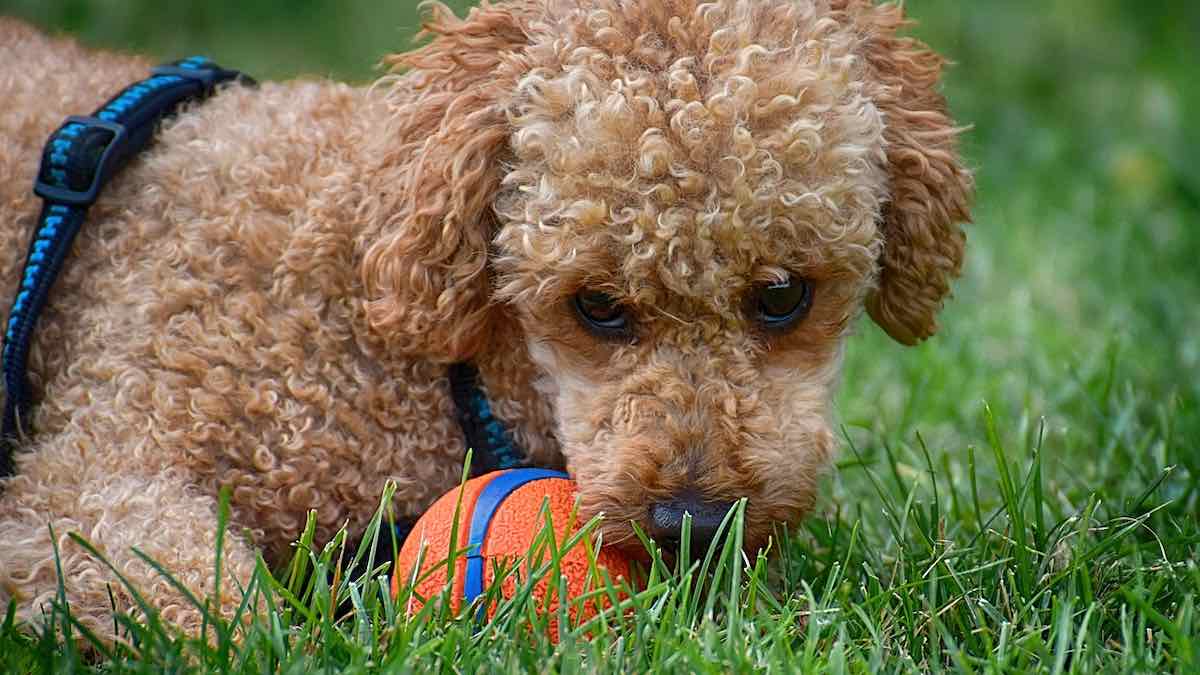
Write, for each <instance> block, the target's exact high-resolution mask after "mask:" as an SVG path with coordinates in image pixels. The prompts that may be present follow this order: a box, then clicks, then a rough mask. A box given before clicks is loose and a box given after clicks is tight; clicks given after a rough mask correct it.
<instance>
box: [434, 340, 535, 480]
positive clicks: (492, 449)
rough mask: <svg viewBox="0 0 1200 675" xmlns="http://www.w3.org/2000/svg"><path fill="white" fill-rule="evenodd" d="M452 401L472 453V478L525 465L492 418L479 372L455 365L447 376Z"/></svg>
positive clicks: (505, 431)
mask: <svg viewBox="0 0 1200 675" xmlns="http://www.w3.org/2000/svg"><path fill="white" fill-rule="evenodd" d="M446 376H447V377H448V378H449V380H450V396H451V398H453V399H454V407H455V408H456V413H457V414H456V417H457V418H458V425H459V426H460V427H462V432H463V438H464V440H465V441H466V446H467V447H468V448H470V449H471V475H472V476H481V475H483V474H485V473H488V472H489V471H496V470H498V469H512V468H514V467H518V466H522V465H523V464H525V461H526V456H525V453H524V452H522V451H521V450H520V448H518V447H517V445H516V443H515V442H514V441H513V437H512V434H511V433H510V432H509V430H508V429H507V428H505V426H504V423H503V422H501V421H500V420H499V419H497V418H496V416H495V415H494V414H492V407H491V405H490V404H489V403H488V398H487V394H486V393H484V391H483V388H482V386H481V385H480V381H479V369H477V368H476V367H475V366H474V365H472V364H470V363H455V364H453V365H451V366H450V368H449V370H447V372H446Z"/></svg>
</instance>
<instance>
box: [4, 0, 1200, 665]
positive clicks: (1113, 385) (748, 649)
mask: <svg viewBox="0 0 1200 675" xmlns="http://www.w3.org/2000/svg"><path fill="white" fill-rule="evenodd" d="M907 5H908V8H909V12H910V14H911V15H913V16H914V17H915V18H917V19H918V20H920V22H921V25H920V27H918V28H917V29H916V31H915V32H916V34H918V35H919V36H921V37H922V38H924V39H925V40H926V41H928V42H929V43H931V44H932V45H934V46H935V47H936V48H938V49H939V50H940V51H942V52H943V53H945V54H947V55H949V56H950V57H951V58H952V59H953V60H954V61H955V62H956V65H955V66H954V67H953V68H952V69H951V70H950V71H949V74H948V78H947V84H946V92H947V95H948V97H949V100H950V101H951V105H952V108H953V110H954V111H955V114H956V116H957V118H958V119H959V120H960V121H962V122H966V123H970V124H972V125H973V129H972V130H971V132H970V133H969V134H968V135H967V137H966V148H965V151H966V154H967V156H968V157H969V160H970V163H971V165H972V166H973V167H974V168H975V169H976V170H977V174H978V184H979V190H978V198H977V205H976V208H975V222H974V223H973V224H972V225H970V226H969V228H968V231H969V252H968V260H967V264H966V268H965V271H964V274H963V278H962V279H961V280H960V281H959V283H958V284H957V286H956V292H955V298H954V300H953V301H952V302H951V303H950V304H949V305H948V306H947V309H946V311H945V313H944V315H943V329H942V331H941V333H940V334H939V335H938V336H937V337H935V338H934V339H932V340H930V341H928V342H927V343H926V344H924V345H922V346H920V347H917V348H913V349H904V348H901V347H900V346H898V345H896V344H894V343H890V342H889V340H888V339H887V338H886V336H884V335H883V334H882V333H881V332H880V331H879V330H878V329H876V328H875V327H874V326H873V325H872V324H870V323H869V322H866V321H864V322H862V323H861V324H860V325H859V328H858V335H856V336H855V337H853V338H852V339H851V342H850V348H849V353H848V358H847V363H846V377H845V384H844V386H843V387H842V389H841V391H840V393H839V396H838V415H839V419H840V420H841V423H842V425H843V429H844V436H845V443H844V449H843V451H842V453H841V455H840V457H839V460H838V462H837V464H836V468H835V470H833V471H832V472H831V473H830V474H829V475H828V476H827V477H826V478H825V480H824V490H823V497H822V500H821V501H820V503H819V506H818V510H817V512H816V513H814V514H813V516H812V517H811V518H810V519H809V520H808V521H807V523H805V525H804V526H803V527H801V528H799V529H798V530H794V531H793V532H791V533H789V534H788V535H787V536H783V537H781V538H780V539H779V540H778V541H776V542H775V547H774V550H773V551H772V554H771V556H770V557H769V558H765V559H758V560H755V559H744V558H742V557H741V556H739V555H736V554H735V553H734V552H733V550H732V549H731V550H728V551H725V552H723V553H722V552H716V555H715V558H714V560H713V561H712V563H711V568H710V572H712V571H713V569H715V570H716V577H715V579H714V580H713V581H712V582H711V583H708V584H702V583H700V579H701V578H702V577H701V575H700V574H698V573H692V574H680V573H679V572H678V571H676V570H673V569H668V567H667V566H665V565H663V566H658V567H656V568H655V569H653V570H652V571H651V579H650V583H649V585H648V587H647V590H644V591H642V592H640V593H638V594H635V595H633V596H632V597H630V598H629V599H627V600H626V601H625V603H626V605H627V606H628V607H629V608H630V611H629V612H627V613H625V614H623V615H620V616H613V617H610V618H608V619H606V622H605V623H604V625H598V624H593V625H591V626H587V627H585V629H586V630H581V631H575V632H565V633H563V634H562V635H560V636H559V637H560V639H559V641H558V643H557V644H554V643H552V642H551V641H549V640H547V639H546V638H545V637H544V636H543V635H542V633H541V632H539V631H538V630H537V629H535V630H532V631H531V630H529V628H528V625H529V622H530V621H533V622H537V621H538V620H539V619H537V618H536V617H535V618H531V616H532V610H531V606H530V603H528V602H524V601H522V600H520V599H518V600H516V601H512V602H508V603H505V604H504V605H502V607H501V610H500V612H499V613H498V615H497V619H496V620H494V621H492V622H491V623H489V624H487V625H484V626H479V625H477V624H476V623H475V622H474V621H473V620H472V617H471V616H470V615H468V616H464V617H459V618H457V619H454V618H450V617H445V616H442V615H440V614H436V613H435V612H433V611H432V609H431V611H430V612H429V613H427V614H426V615H423V616H421V617H418V618H417V619H416V620H405V619H403V618H397V611H396V609H395V606H394V605H393V603H391V602H390V601H389V600H388V599H387V598H386V597H385V596H386V593H384V592H382V590H381V587H380V583H379V581H378V580H376V579H369V578H368V579H362V580H358V581H360V582H361V583H351V581H353V580H346V579H343V580H342V581H341V583H340V585H339V587H338V588H335V589H333V592H336V593H337V594H338V595H337V599H338V600H339V601H348V602H349V604H350V605H351V606H353V608H354V609H353V611H352V612H351V613H350V615H349V616H347V617H343V618H342V619H341V620H339V621H336V622H335V620H334V619H332V618H330V617H331V614H332V612H331V611H330V609H329V607H330V606H331V605H335V604H337V603H336V602H334V601H333V600H331V591H330V589H329V588H328V587H327V586H326V585H324V584H315V585H306V583H305V582H304V581H303V579H304V577H305V576H306V575H305V574H302V573H301V572H303V571H304V570H303V569H301V568H303V567H305V566H311V565H318V566H319V565H324V564H328V563H329V561H330V558H331V556H333V555H334V552H332V551H317V552H316V553H315V554H314V555H313V556H312V557H311V558H310V557H308V556H306V555H305V554H304V553H303V549H301V554H299V555H298V558H297V560H298V562H297V565H296V567H295V569H287V570H274V576H270V575H269V573H268V572H267V571H266V570H263V575H262V576H261V577H260V578H259V579H258V580H257V584H258V585H257V586H256V590H257V592H256V593H254V594H252V599H253V601H255V602H261V603H267V604H268V605H269V606H270V607H269V609H267V610H266V615H267V617H268V619H267V620H266V621H264V622H261V623H259V624H256V625H254V626H253V627H252V628H250V629H249V632H248V634H247V635H246V636H244V637H243V638H242V639H241V640H240V641H238V642H237V643H232V642H230V641H229V640H228V639H227V638H228V635H227V634H228V629H227V627H225V626H220V625H219V626H216V627H214V629H213V631H212V634H215V635H216V636H217V637H216V638H214V639H213V640H212V643H213V644H214V645H215V646H209V644H208V643H204V642H200V641H190V640H186V639H181V638H177V637H174V636H171V635H170V634H169V632H168V631H166V630H165V629H163V628H162V627H161V626H159V625H157V624H156V623H155V622H154V621H153V619H152V618H151V619H150V620H146V619H145V618H144V617H143V618H142V619H140V620H129V619H120V618H118V619H117V620H120V621H125V622H127V626H128V631H129V633H130V635H131V639H134V641H135V642H136V645H135V646H134V647H130V648H125V649H121V650H118V651H114V652H112V653H110V654H108V655H107V656H105V657H103V658H102V659H101V660H100V662H99V663H94V664H93V663H88V662H84V661H80V658H81V657H80V654H79V653H78V652H77V650H75V649H74V648H72V647H71V646H70V644H71V643H70V642H69V641H68V642H64V640H63V633H64V632H76V633H77V628H75V627H73V626H72V625H71V623H70V620H69V617H68V615H66V614H65V613H60V614H59V615H58V616H57V621H56V624H55V629H54V630H53V631H51V632H48V633H47V634H45V635H43V636H41V637H38V638H32V637H28V636H25V635H24V634H22V633H19V632H18V631H16V630H15V629H14V627H12V626H11V625H10V624H11V622H9V623H8V624H4V625H3V627H2V628H0V672H21V671H26V670H31V669H46V670H66V669H69V668H75V669H95V670H97V671H100V672H126V671H158V670H161V669H167V668H170V669H177V670H186V669H194V670H197V671H201V672H203V671H226V672H258V671H278V672H307V671H310V670H317V669H329V670H340V669H345V670H347V671H353V672H361V671H372V670H376V669H396V670H409V669H419V670H443V671H454V672H491V671H494V670H518V671H530V672H542V671H568V672H575V671H581V670H582V671H622V672H623V671H638V672H644V671H649V670H664V671H678V672H714V673H722V672H730V671H737V672H748V671H758V670H761V669H764V668H774V669H776V670H780V671H801V670H804V671H814V672H830V673H836V672H910V671H911V672H928V671H941V670H947V671H954V672H959V671H961V672H979V673H1017V672H1054V673H1060V672H1076V673H1091V672H1181V673H1182V672H1200V616H1197V606H1196V605H1197V602H1198V601H1200V567H1198V562H1200V560H1198V557H1200V523H1198V520H1197V513H1198V510H1200V339H1197V335H1196V333H1197V332H1200V161H1197V160H1196V159H1195V157H1194V154H1195V152H1196V150H1197V148H1200V130H1198V129H1200V127H1198V126H1197V125H1196V124H1194V123H1193V122H1194V118H1193V117H1192V115H1191V114H1190V113H1189V112H1188V111H1189V110H1196V109H1198V108H1200V78H1197V77H1196V73H1195V66H1196V64H1197V63H1200V48H1198V46H1197V44H1198V41H1197V37H1196V36H1197V35H1200V5H1196V4H1194V3H1188V2H1184V1H1182V0H1180V1H1178V2H1174V3H1172V2H1169V1H1168V0H1158V1H1154V0H1151V1H1147V2H1140V3H1131V2H1127V1H1124V0H1050V1H1049V2H1045V1H1043V0H1003V1H1001V0H986V1H984V0H975V1H974V2H962V1H960V0H909V2H908V3H907ZM101 7H102V8H103V9H101ZM0 13H12V14H17V15H21V16H26V17H28V18H30V19H33V20H36V21H38V22H39V23H41V24H43V25H46V26H52V27H55V28H56V29H59V30H64V31H68V32H71V33H73V34H77V35H79V36H81V37H82V38H83V39H84V40H86V41H87V42H89V43H91V44H96V45H103V46H108V47H124V48H137V49H142V50H147V51H149V52H151V53H153V54H156V55H158V56H161V57H164V58H166V57H177V56H182V55H187V54H190V53H193V52H198V53H205V54H209V55H212V56H214V57H216V58H217V59H218V60H219V61H221V62H222V63H225V64H227V65H233V66H237V67H239V68H243V69H245V70H247V71H248V72H251V73H253V74H255V75H258V76H260V77H285V76H293V75H317V76H324V75H330V76H335V77H339V78H346V79H351V80H356V81H366V80H367V79H368V78H369V77H370V76H371V73H372V72H373V71H372V64H374V63H375V62H376V61H377V60H378V57H379V56H380V55H381V54H382V53H384V52H386V51H387V50H397V49H401V48H403V47H404V46H405V45H407V44H409V37H408V36H409V35H410V34H411V31H412V29H413V27H414V26H415V24H416V18H415V17H416V13H415V10H414V9H413V8H412V6H411V5H410V4H409V3H408V2H406V1H405V0H394V1H392V2H389V3H386V4H383V6H380V3H376V2H372V1H370V0H351V1H343V2H336V1H334V0H329V1H320V0H305V1H303V2H301V1H293V2H285V1H284V0H276V1H269V0H214V1H210V2H204V3H201V2H193V3H165V2H158V1H151V0H121V1H114V2H105V3H87V2H83V1H82V0H0ZM0 114H2V113H0ZM0 545H2V544H0ZM316 578H318V579H320V578H323V575H321V574H317V575H316ZM2 609H3V608H0V611H2ZM400 614H402V612H400ZM435 614H436V615H435ZM0 618H2V617H0ZM589 632H590V634H591V637H590V639H589V638H588V635H589Z"/></svg>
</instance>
